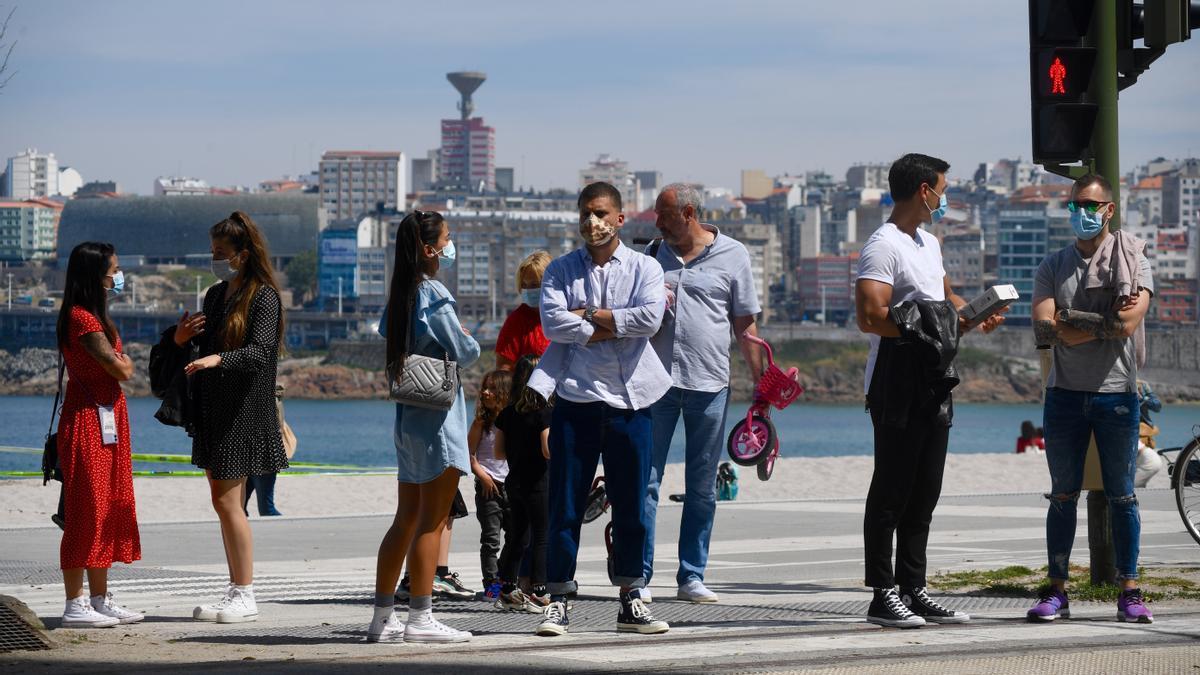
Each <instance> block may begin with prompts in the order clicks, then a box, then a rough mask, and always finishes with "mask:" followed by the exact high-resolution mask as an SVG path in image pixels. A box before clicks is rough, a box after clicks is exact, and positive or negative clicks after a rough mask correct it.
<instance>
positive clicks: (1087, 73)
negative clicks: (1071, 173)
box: [1029, 0, 1099, 163]
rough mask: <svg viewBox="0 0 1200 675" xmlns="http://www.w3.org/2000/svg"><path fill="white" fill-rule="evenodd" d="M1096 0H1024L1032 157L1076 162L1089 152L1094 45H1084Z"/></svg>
mask: <svg viewBox="0 0 1200 675" xmlns="http://www.w3.org/2000/svg"><path fill="white" fill-rule="evenodd" d="M1095 5H1096V2H1095V0H1029V84H1030V87H1029V88H1030V92H1029V94H1030V96H1029V98H1030V101H1029V102H1030V112H1031V113H1032V115H1031V117H1032V131H1033V160H1034V161H1035V162H1038V163H1046V162H1067V163H1070V162H1079V161H1084V160H1085V159H1086V157H1087V156H1088V155H1089V154H1090V150H1089V148H1088V146H1089V145H1090V144H1091V138H1092V131H1093V129H1094V128H1095V123H1096V114H1097V111H1098V110H1099V106H1097V105H1096V104H1095V102H1094V101H1092V100H1091V98H1090V97H1089V96H1088V89H1089V88H1091V86H1092V70H1093V69H1094V68H1095V65H1096V49H1095V48H1093V47H1088V46H1084V45H1085V44H1087V42H1086V40H1085V39H1084V38H1085V36H1086V35H1087V34H1088V31H1089V30H1090V28H1091V24H1092V14H1093V9H1095Z"/></svg>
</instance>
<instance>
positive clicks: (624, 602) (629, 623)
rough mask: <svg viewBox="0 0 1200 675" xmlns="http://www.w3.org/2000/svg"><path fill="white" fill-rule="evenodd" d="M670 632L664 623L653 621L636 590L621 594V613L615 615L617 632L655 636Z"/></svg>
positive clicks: (657, 620)
mask: <svg viewBox="0 0 1200 675" xmlns="http://www.w3.org/2000/svg"><path fill="white" fill-rule="evenodd" d="M668 630H671V626H670V625H668V624H667V622H666V621H662V620H660V619H655V618H654V617H653V616H652V615H651V614H650V608H649V607H647V606H646V603H645V602H644V601H643V600H642V599H641V597H639V593H638V589H635V590H633V591H630V592H629V593H622V594H621V611H620V612H618V613H617V632H620V633H642V634H644V635H655V634H657V633H665V632H667V631H668Z"/></svg>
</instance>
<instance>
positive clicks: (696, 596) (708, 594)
mask: <svg viewBox="0 0 1200 675" xmlns="http://www.w3.org/2000/svg"><path fill="white" fill-rule="evenodd" d="M675 597H676V599H678V600H686V601H688V602H716V601H717V599H718V598H717V594H716V593H713V592H712V591H710V590H708V587H706V586H705V585H704V582H703V581H700V580H699V579H692V580H691V581H689V582H687V583H686V584H684V585H682V586H680V587H679V592H678V593H676V594H675ZM645 601H646V599H645V598H644V597H643V598H642V602H645Z"/></svg>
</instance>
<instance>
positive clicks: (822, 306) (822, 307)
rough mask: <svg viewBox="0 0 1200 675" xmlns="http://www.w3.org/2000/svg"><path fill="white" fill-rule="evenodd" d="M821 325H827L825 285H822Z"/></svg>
mask: <svg viewBox="0 0 1200 675" xmlns="http://www.w3.org/2000/svg"><path fill="white" fill-rule="evenodd" d="M821 325H822V326H824V325H825V284H821Z"/></svg>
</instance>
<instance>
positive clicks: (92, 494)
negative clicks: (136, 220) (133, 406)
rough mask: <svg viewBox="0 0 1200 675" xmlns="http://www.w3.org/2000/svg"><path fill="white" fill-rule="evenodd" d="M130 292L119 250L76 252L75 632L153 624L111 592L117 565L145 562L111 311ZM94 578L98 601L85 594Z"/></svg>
mask: <svg viewBox="0 0 1200 675" xmlns="http://www.w3.org/2000/svg"><path fill="white" fill-rule="evenodd" d="M124 285H125V279H124V274H123V273H122V272H121V270H120V267H119V266H118V264H117V255H116V251H115V250H114V249H113V247H112V245H111V244H102V243H96V242H85V243H82V244H79V245H78V246H76V247H75V249H74V250H72V251H71V257H70V260H69V262H68V264H67V281H66V287H65V288H64V290H63V305H62V309H61V311H60V312H59V315H58V345H59V350H60V351H61V352H62V356H63V360H64V361H65V362H66V366H67V373H68V374H69V377H70V379H69V381H68V382H67V392H66V398H65V399H64V401H63V408H62V416H61V417H60V419H59V423H58V458H59V464H60V466H61V468H62V474H63V491H64V494H65V496H66V502H65V506H66V524H65V527H64V528H63V537H62V546H61V549H60V553H59V557H60V562H61V565H62V570H63V584H64V586H65V587H66V595H67V603H66V608H65V610H64V611H63V627H66V628H102V627H108V626H115V625H117V624H119V623H134V622H137V621H141V620H142V619H143V618H145V617H144V616H143V615H142V614H139V613H137V612H133V611H130V610H128V609H125V608H124V607H121V606H120V605H118V604H117V603H116V601H115V600H114V599H113V595H112V593H109V592H108V568H109V567H111V566H112V564H113V562H114V561H120V562H123V563H126V564H128V563H131V562H133V561H134V560H140V559H141V557H142V547H141V542H140V540H139V538H138V526H137V513H136V511H135V509H134V499H133V471H132V466H131V464H130V444H129V415H128V410H127V408H126V405H125V394H124V393H123V392H122V391H121V385H120V383H121V382H122V381H124V380H128V379H129V378H131V377H133V361H131V360H130V358H129V357H128V356H126V355H125V354H124V353H122V349H121V338H120V336H118V335H117V329H116V326H115V325H114V324H113V322H112V320H111V319H109V317H108V306H107V305H108V299H109V298H110V297H113V296H116V295H117V294H119V293H120V292H121V290H122V289H123V287H124ZM85 570H86V573H87V581H88V588H89V590H90V591H91V596H90V597H89V596H88V595H86V594H84V591H83V579H84V572H85Z"/></svg>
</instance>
